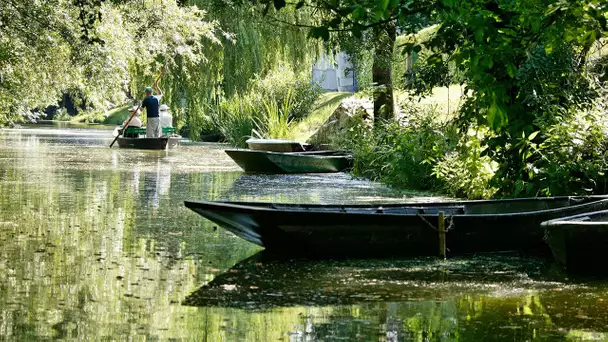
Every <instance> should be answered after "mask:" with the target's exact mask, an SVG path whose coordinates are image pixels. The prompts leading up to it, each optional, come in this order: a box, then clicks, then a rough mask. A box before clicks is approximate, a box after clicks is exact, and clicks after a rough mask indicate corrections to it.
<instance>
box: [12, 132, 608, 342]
mask: <svg viewBox="0 0 608 342" xmlns="http://www.w3.org/2000/svg"><path fill="white" fill-rule="evenodd" d="M111 140H112V137H111V135H110V132H109V131H107V130H94V129H87V128H81V129H65V128H52V129H51V128H41V127H40V126H35V127H29V128H26V129H22V130H0V340H2V339H8V340H41V339H51V338H52V339H55V338H56V339H65V340H89V339H116V340H144V339H151V340H194V341H318V340H321V341H356V340H360V341H529V340H538V341H556V340H557V341H560V340H565V341H582V340H600V341H601V340H608V296H607V295H608V286H607V285H606V284H607V283H606V282H603V281H596V280H591V279H572V278H568V277H567V275H565V274H564V273H563V272H561V270H560V269H559V268H558V267H556V266H555V265H554V264H552V263H551V262H548V261H546V260H541V259H533V258H524V257H522V256H519V255H514V254H494V255H484V256H475V257H468V258H451V259H448V260H447V261H441V260H438V259H436V258H421V259H413V260H365V261H361V260H359V261H357V260H351V261H348V260H341V261H324V262H318V261H307V260H289V261H286V260H268V259H267V258H266V257H265V256H264V254H263V252H262V253H260V249H259V248H257V247H256V246H254V245H252V244H249V243H247V242H244V241H242V240H240V239H239V238H236V237H235V236H233V235H231V234H230V233H227V232H226V231H224V230H222V229H221V228H220V229H216V227H215V226H214V225H213V224H211V223H210V222H208V221H206V220H204V219H202V218H201V217H199V216H198V215H196V214H194V213H193V212H191V211H189V210H188V209H186V208H185V207H184V206H183V204H182V203H183V201H184V200H186V199H198V200H215V199H230V200H246V201H277V202H311V203H373V202H386V201H403V200H404V198H407V200H408V201H430V200H440V199H441V198H433V197H430V196H422V195H421V194H416V193H408V192H400V191H396V190H392V189H389V188H387V187H384V186H381V185H378V184H374V183H370V182H367V181H362V180H357V179H353V178H351V177H350V176H348V175H347V174H329V175H298V176H274V175H267V176H253V175H244V174H243V173H242V172H240V170H239V168H238V167H237V166H236V165H235V164H234V163H233V162H232V161H231V160H230V159H229V158H228V157H227V156H226V155H225V154H224V153H223V150H222V149H223V148H224V146H222V145H217V144H192V143H188V142H186V143H185V144H184V145H183V146H180V147H179V148H178V149H177V150H174V151H162V152H159V151H135V150H119V149H118V148H116V147H115V148H113V149H110V148H108V147H107V146H108V145H109V143H110V142H111ZM598 262H599V261H598Z"/></svg>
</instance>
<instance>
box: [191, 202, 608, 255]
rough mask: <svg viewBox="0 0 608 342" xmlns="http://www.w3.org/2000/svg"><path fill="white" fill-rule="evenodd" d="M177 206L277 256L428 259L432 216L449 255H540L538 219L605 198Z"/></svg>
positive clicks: (599, 206) (434, 242)
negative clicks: (509, 252)
mask: <svg viewBox="0 0 608 342" xmlns="http://www.w3.org/2000/svg"><path fill="white" fill-rule="evenodd" d="M185 205H186V206H187V207H188V208H190V209H192V210H193V211H195V212H196V213H198V214H200V215H202V216H203V217H206V218H207V219H209V220H211V221H213V222H215V223H217V224H219V225H220V226H222V227H224V228H226V229H228V230H229V231H231V232H233V233H234V234H236V235H237V236H239V237H241V238H243V239H245V240H247V241H250V242H253V243H255V244H258V245H260V246H263V247H265V248H266V249H267V250H268V251H269V252H273V253H279V254H290V255H291V254H305V255H306V254H308V255H314V256H317V257H318V256H360V257H374V256H393V255H435V254H437V253H438V250H439V243H440V238H439V233H438V231H437V229H436V227H437V226H438V217H439V212H443V213H444V214H445V226H446V227H447V230H448V232H447V234H446V240H447V242H446V245H447V248H448V253H449V254H457V253H475V252H489V251H506V250H521V251H534V252H548V247H547V245H546V243H545V242H544V240H543V238H544V229H543V228H541V223H542V222H543V221H547V220H551V219H555V218H560V217H565V216H571V215H575V214H580V213H585V212H590V211H598V210H603V209H608V197H606V196H588V197H552V198H528V199H508V200H490V201H458V202H438V203H407V204H387V205H302V204H272V203H246V202H223V201H217V202H191V201H186V202H185Z"/></svg>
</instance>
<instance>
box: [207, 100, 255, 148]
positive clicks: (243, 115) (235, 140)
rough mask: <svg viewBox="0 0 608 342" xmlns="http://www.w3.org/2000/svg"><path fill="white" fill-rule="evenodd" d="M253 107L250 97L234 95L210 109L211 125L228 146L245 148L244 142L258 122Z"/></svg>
mask: <svg viewBox="0 0 608 342" xmlns="http://www.w3.org/2000/svg"><path fill="white" fill-rule="evenodd" d="M255 106H256V104H255V103H253V101H252V99H251V97H249V96H239V95H238V94H235V95H234V96H233V97H232V98H230V99H229V100H226V101H224V102H223V103H221V104H220V105H219V106H218V107H215V108H210V110H209V119H210V121H211V125H212V126H213V128H214V130H215V131H218V132H220V133H221V135H222V136H223V137H224V138H225V139H226V141H227V142H228V143H229V144H231V145H233V146H237V147H246V146H247V144H246V143H245V141H246V140H247V139H248V138H249V137H251V134H252V131H253V130H254V129H255V128H256V125H257V122H259V121H260V118H259V117H258V115H259V114H258V112H256V110H255Z"/></svg>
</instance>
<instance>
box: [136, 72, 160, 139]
mask: <svg viewBox="0 0 608 342" xmlns="http://www.w3.org/2000/svg"><path fill="white" fill-rule="evenodd" d="M154 90H156V95H154ZM162 96H163V92H162V91H161V90H160V88H159V87H158V84H157V83H154V85H153V86H152V87H146V98H145V99H144V101H143V102H142V104H141V107H142V108H146V118H147V121H148V122H147V123H146V137H148V138H158V137H160V136H161V133H162V131H161V127H160V112H159V107H160V99H161V98H162Z"/></svg>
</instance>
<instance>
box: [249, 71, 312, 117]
mask: <svg viewBox="0 0 608 342" xmlns="http://www.w3.org/2000/svg"><path fill="white" fill-rule="evenodd" d="M249 93H250V94H252V95H255V96H256V97H257V98H258V99H259V100H260V101H262V100H265V101H271V100H272V101H275V103H276V104H277V106H281V105H282V104H283V103H285V99H286V98H291V99H292V101H291V108H290V109H289V119H290V120H300V119H302V118H304V117H306V116H308V115H309V114H310V113H311V112H312V111H313V109H314V104H315V101H316V100H317V98H318V97H319V95H320V94H321V88H320V87H319V86H318V85H316V84H314V83H312V82H311V75H310V74H309V73H299V74H296V73H294V71H293V70H292V69H291V68H286V67H279V68H276V69H274V70H272V71H271V72H270V73H269V74H268V75H266V77H264V78H259V77H258V78H256V79H255V80H254V81H253V83H252V86H251V90H250V91H249Z"/></svg>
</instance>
